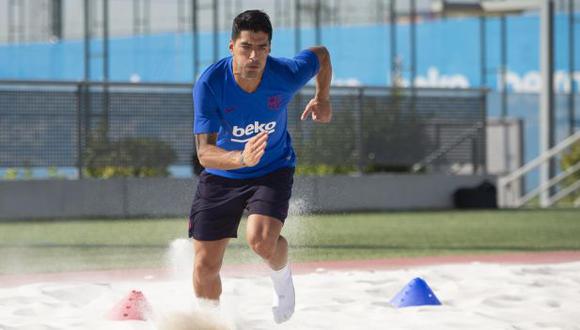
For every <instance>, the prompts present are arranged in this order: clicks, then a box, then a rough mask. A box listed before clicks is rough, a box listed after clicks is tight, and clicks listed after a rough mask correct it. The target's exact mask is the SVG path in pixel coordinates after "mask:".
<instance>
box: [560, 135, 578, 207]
mask: <svg viewBox="0 0 580 330" xmlns="http://www.w3.org/2000/svg"><path fill="white" fill-rule="evenodd" d="M578 162H580V141H578V142H576V143H574V144H573V145H572V147H571V148H570V150H568V152H566V153H565V154H564V155H563V156H562V159H561V160H560V166H561V167H562V170H563V171H566V170H567V169H569V168H570V167H572V166H574V165H576V164H578ZM578 180H580V171H576V172H575V173H573V174H572V175H570V176H569V177H567V178H566V179H564V182H563V186H564V187H568V186H570V185H572V184H573V183H575V182H578ZM571 196H572V197H573V198H577V197H578V196H580V193H579V192H578V191H576V192H575V193H572V195H571Z"/></svg>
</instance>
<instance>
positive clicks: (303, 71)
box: [289, 49, 320, 90]
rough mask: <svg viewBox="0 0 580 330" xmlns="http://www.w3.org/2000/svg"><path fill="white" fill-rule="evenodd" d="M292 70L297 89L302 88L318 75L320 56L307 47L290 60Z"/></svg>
mask: <svg viewBox="0 0 580 330" xmlns="http://www.w3.org/2000/svg"><path fill="white" fill-rule="evenodd" d="M289 64H290V71H291V72H292V75H293V77H294V78H295V79H294V82H295V84H296V85H295V89H296V90H299V89H300V88H302V87H303V86H304V85H306V83H308V81H310V79H312V77H314V76H316V74H317V73H318V70H319V69H320V63H319V62H318V56H317V55H316V54H315V53H314V52H313V51H311V50H309V49H306V50H303V51H301V52H300V53H298V54H297V55H296V56H295V57H294V58H292V59H291V60H290V61H289Z"/></svg>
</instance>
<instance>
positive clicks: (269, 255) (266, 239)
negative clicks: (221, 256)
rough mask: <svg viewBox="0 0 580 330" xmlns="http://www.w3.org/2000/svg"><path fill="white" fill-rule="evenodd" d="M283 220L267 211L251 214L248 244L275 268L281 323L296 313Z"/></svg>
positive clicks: (276, 307) (273, 275)
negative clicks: (265, 212)
mask: <svg viewBox="0 0 580 330" xmlns="http://www.w3.org/2000/svg"><path fill="white" fill-rule="evenodd" d="M282 226H283V224H282V222H281V221H280V220H277V219H275V218H272V217H268V216H265V215H259V214H252V215H250V216H249V218H248V226H247V229H246V230H247V235H246V236H247V240H248V244H249V245H250V247H251V248H252V250H254V252H256V253H257V254H258V255H259V256H260V257H262V258H263V259H264V260H265V261H266V262H267V263H268V265H269V266H270V268H271V269H272V272H271V274H270V276H271V278H272V282H273V284H274V291H275V294H274V303H273V306H272V312H273V314H274V321H276V322H277V323H282V322H285V321H287V320H289V319H290V317H291V316H292V314H293V313H294V305H295V301H294V300H295V298H294V284H293V283H292V273H291V272H290V267H289V265H288V241H286V239H285V238H284V237H282V236H281V235H280V232H281V231H282Z"/></svg>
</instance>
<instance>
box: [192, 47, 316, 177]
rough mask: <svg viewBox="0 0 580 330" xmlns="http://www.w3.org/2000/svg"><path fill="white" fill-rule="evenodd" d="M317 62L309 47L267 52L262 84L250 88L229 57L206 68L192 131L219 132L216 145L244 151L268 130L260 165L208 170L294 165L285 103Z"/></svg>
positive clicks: (254, 170) (242, 173) (243, 171)
mask: <svg viewBox="0 0 580 330" xmlns="http://www.w3.org/2000/svg"><path fill="white" fill-rule="evenodd" d="M319 67H320V64H319V63H318V57H317V56H316V54H314V53H313V52H312V51H310V50H303V51H302V52H300V53H298V55H296V56H295V57H294V58H292V59H288V58H276V57H272V56H268V59H267V61H266V67H265V69H264V74H263V75H262V80H261V81H260V85H258V88H257V89H256V90H255V91H254V92H252V93H248V92H246V91H244V90H243V89H241V88H240V86H239V85H238V84H237V82H236V80H235V78H234V74H233V71H232V69H233V67H232V57H231V56H230V57H226V58H224V59H222V60H220V61H218V62H217V63H215V64H213V65H211V66H210V67H209V68H207V69H206V70H205V71H204V72H203V74H202V75H201V77H200V78H199V80H198V81H197V83H196V85H195V87H194V90H193V104H194V114H195V116H194V129H193V133H194V134H209V133H216V132H217V133H218V137H217V146H218V147H220V148H222V149H225V150H228V151H230V150H243V149H244V146H245V144H246V142H247V141H248V140H249V139H250V138H252V137H253V136H255V135H256V134H258V133H259V132H261V131H264V130H265V131H268V133H269V136H268V142H267V146H266V151H265V153H264V155H263V156H262V159H261V160H260V162H259V163H258V164H256V166H253V167H243V168H239V169H235V170H227V171H226V170H220V169H215V168H207V169H206V171H207V172H208V173H211V174H215V175H219V176H223V177H227V178H233V179H246V178H255V177H258V176H262V175H265V174H268V173H271V172H273V171H275V170H277V169H280V168H283V167H294V166H295V165H296V155H295V154H294V149H293V148H292V140H291V138H290V134H289V133H288V129H287V118H288V112H287V106H288V103H289V102H290V101H291V100H292V97H293V96H294V94H295V93H296V92H298V91H299V90H300V88H302V87H303V86H304V85H305V84H306V83H307V82H308V81H309V80H310V79H312V77H314V76H315V75H316V74H317V73H318V70H319Z"/></svg>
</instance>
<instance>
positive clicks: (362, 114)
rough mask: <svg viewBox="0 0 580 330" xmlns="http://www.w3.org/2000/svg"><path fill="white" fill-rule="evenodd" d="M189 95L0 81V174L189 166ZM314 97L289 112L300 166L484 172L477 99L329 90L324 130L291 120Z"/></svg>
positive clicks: (434, 92)
mask: <svg viewBox="0 0 580 330" xmlns="http://www.w3.org/2000/svg"><path fill="white" fill-rule="evenodd" d="M191 87H192V86H191V85H190V84H149V83H139V84H129V83H106V84H104V83H92V82H91V83H82V82H56V81H0V167H3V168H7V167H49V166H55V167H77V168H79V169H86V168H87V167H91V166H92V167H95V166H97V167H99V166H117V167H131V166H138V165H144V166H152V167H155V166H161V165H163V164H166V165H187V166H189V165H191V160H192V156H193V154H194V152H195V150H194V145H193V136H192V126H193V104H192V97H191ZM313 93H314V90H313V88H312V87H306V88H304V89H303V90H302V91H301V92H300V93H298V94H297V95H296V97H295V98H294V100H293V101H292V102H291V103H290V105H289V107H288V128H289V130H290V132H291V135H292V138H293V144H294V147H295V149H296V152H297V154H298V158H299V164H300V165H303V166H306V167H308V166H314V167H316V166H320V165H323V166H329V167H340V168H342V169H344V170H346V171H358V172H373V171H411V170H412V168H413V165H417V164H421V165H422V166H424V165H427V164H426V163H425V162H426V160H430V161H431V162H433V161H435V160H436V162H437V165H438V168H439V167H441V166H443V167H445V166H452V165H454V164H471V165H473V169H474V170H475V169H479V170H482V171H485V143H486V141H485V118H486V113H485V109H486V105H485V103H486V97H485V91H484V90H470V89H461V90H460V89H455V90H450V89H402V88H376V87H333V89H332V98H331V99H332V104H333V109H334V117H333V122H332V123H331V124H328V125H322V124H317V123H313V122H311V121H300V119H299V117H300V114H301V112H302V110H303V109H304V107H305V106H306V104H307V102H308V101H309V100H310V98H311V96H312V95H313ZM474 127H477V128H478V129H477V130H474V129H473V128H474ZM466 134H467V135H469V139H462V141H459V140H457V138H458V137H460V136H464V135H466ZM450 145H453V147H452V148H449V146H450ZM433 155H438V156H437V157H436V159H431V158H433ZM429 157H431V158H429ZM415 168H417V166H415ZM80 172H81V173H82V171H80Z"/></svg>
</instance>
